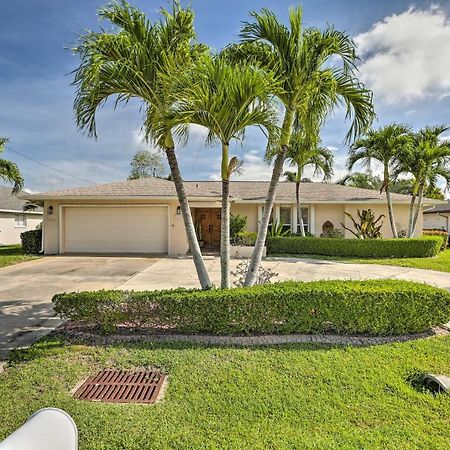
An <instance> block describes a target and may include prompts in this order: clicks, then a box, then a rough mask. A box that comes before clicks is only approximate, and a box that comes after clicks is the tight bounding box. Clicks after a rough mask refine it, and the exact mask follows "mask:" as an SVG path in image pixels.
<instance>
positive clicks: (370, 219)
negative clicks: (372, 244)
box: [341, 208, 384, 239]
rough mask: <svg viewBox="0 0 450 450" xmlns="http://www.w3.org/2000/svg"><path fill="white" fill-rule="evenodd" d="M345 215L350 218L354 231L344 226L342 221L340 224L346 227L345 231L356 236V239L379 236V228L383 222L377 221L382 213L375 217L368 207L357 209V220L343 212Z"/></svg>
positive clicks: (380, 218)
mask: <svg viewBox="0 0 450 450" xmlns="http://www.w3.org/2000/svg"><path fill="white" fill-rule="evenodd" d="M345 215H346V216H347V217H349V218H350V220H351V221H352V222H353V226H354V228H355V231H353V230H352V229H350V228H348V227H346V226H345V225H344V224H343V223H342V222H341V225H342V227H343V228H344V229H346V230H347V231H350V233H352V234H353V236H355V237H357V238H358V239H378V238H381V228H382V226H383V222H381V223H379V222H380V220H382V219H383V217H384V214H381V215H380V216H379V217H378V218H377V219H376V218H375V214H374V213H373V211H372V210H371V209H370V208H369V209H363V210H362V211H360V210H359V209H358V210H357V215H358V221H356V220H355V219H354V217H353V216H352V215H351V214H350V213H348V212H345Z"/></svg>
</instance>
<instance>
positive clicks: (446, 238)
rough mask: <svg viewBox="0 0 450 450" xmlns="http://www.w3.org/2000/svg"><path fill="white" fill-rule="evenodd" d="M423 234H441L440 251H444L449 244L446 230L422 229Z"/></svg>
mask: <svg viewBox="0 0 450 450" xmlns="http://www.w3.org/2000/svg"><path fill="white" fill-rule="evenodd" d="M423 235H424V236H442V238H443V242H442V247H441V250H442V251H444V250H445V249H446V248H447V247H448V245H449V242H448V232H447V231H445V230H423Z"/></svg>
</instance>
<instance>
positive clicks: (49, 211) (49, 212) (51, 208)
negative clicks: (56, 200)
mask: <svg viewBox="0 0 450 450" xmlns="http://www.w3.org/2000/svg"><path fill="white" fill-rule="evenodd" d="M47 214H48V215H49V216H51V215H52V214H53V206H49V207H48V208H47Z"/></svg>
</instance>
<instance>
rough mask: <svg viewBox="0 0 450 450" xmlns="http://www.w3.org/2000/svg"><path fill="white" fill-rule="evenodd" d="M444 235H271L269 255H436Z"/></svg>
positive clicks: (412, 256) (397, 256) (268, 239)
mask: <svg viewBox="0 0 450 450" xmlns="http://www.w3.org/2000/svg"><path fill="white" fill-rule="evenodd" d="M442 241H443V237H441V236H427V237H424V238H421V239H330V238H308V237H305V238H303V237H274V238H271V237H269V238H267V240H266V246H267V254H268V255H281V254H289V255H327V256H356V257H362V258H368V257H370V258H426V257H430V256H436V255H437V254H438V253H439V251H440V249H441V247H442Z"/></svg>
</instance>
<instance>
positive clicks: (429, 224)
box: [423, 200, 450, 232]
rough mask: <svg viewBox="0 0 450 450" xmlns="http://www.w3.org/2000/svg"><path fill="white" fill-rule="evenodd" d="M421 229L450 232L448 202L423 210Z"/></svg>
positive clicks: (449, 202) (449, 207)
mask: <svg viewBox="0 0 450 450" xmlns="http://www.w3.org/2000/svg"><path fill="white" fill-rule="evenodd" d="M423 227H424V228H425V229H432V230H445V231H448V232H450V200H448V201H447V203H442V204H440V205H433V206H432V207H431V208H425V209H424V211H423Z"/></svg>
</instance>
